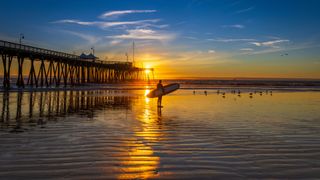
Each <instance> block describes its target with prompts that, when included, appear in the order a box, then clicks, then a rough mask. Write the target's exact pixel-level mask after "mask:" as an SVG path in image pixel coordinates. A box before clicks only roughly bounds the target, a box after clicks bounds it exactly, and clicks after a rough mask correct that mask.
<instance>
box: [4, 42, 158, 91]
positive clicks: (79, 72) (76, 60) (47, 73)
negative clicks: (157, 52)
mask: <svg viewBox="0 0 320 180" xmlns="http://www.w3.org/2000/svg"><path fill="white" fill-rule="evenodd" d="M0 54H1V58H2V62H3V63H2V64H3V88H4V89H9V88H10V85H11V78H12V77H11V76H12V75H11V68H12V61H13V60H16V61H17V64H18V67H17V70H18V72H17V80H16V82H15V83H16V85H17V87H19V88H24V87H25V86H26V85H27V86H30V87H51V86H57V87H58V86H62V85H63V86H65V87H66V86H68V85H70V86H75V85H84V84H87V83H95V84H99V83H116V82H124V81H131V80H141V79H144V78H145V74H144V73H145V70H146V69H144V68H138V67H134V66H133V64H132V63H131V62H121V61H101V60H87V59H82V58H80V56H77V55H73V54H68V53H64V52H58V51H54V50H48V49H44V48H39V47H33V46H28V45H23V44H18V43H13V42H8V41H3V40H0ZM25 61H30V68H29V72H27V73H28V76H27V79H25V77H24V73H23V70H24V69H26V68H25V67H24V66H25V65H24V62H25ZM35 62H37V63H39V62H40V66H39V67H37V68H36V67H35ZM151 70H152V71H153V69H151Z"/></svg>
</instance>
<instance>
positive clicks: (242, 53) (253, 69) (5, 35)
mask: <svg viewBox="0 0 320 180" xmlns="http://www.w3.org/2000/svg"><path fill="white" fill-rule="evenodd" d="M0 15H1V19H0V23H1V29H0V37H1V39H4V40H9V41H16V42H17V41H18V38H19V34H20V33H23V34H24V35H25V39H24V40H23V42H24V43H26V44H30V45H34V46H43V47H46V48H51V49H57V50H61V51H65V52H69V53H77V54H80V53H82V52H87V53H88V52H90V48H91V47H92V46H94V48H95V50H96V51H95V52H96V54H97V55H98V56H99V57H100V58H101V59H108V60H125V53H126V52H128V54H129V57H130V58H131V43H132V41H135V43H136V49H137V57H136V59H137V65H140V66H144V67H145V66H152V67H156V68H158V69H159V73H158V75H159V76H168V77H169V76H177V77H191V76H196V77H207V76H218V77H309V78H320V72H319V69H320V53H319V50H320V46H319V45H320V43H319V42H320V21H319V17H320V1H317V0H308V1H302V0H301V1H285V0H281V1H279V0H260V1H249V0H224V1H213V0H201V1H200V0H172V1H168V0H135V1H133V0H108V1H103V0H91V1H85V0H79V1H71V0H69V1H61V0H60V1H59V0H44V1H37V0H33V1H32V0H25V1H20V0H4V1H2V4H1V6H0Z"/></svg>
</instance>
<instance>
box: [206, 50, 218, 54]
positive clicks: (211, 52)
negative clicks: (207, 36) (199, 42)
mask: <svg viewBox="0 0 320 180" xmlns="http://www.w3.org/2000/svg"><path fill="white" fill-rule="evenodd" d="M208 53H209V54H214V53H216V51H215V50H213V49H210V50H208Z"/></svg>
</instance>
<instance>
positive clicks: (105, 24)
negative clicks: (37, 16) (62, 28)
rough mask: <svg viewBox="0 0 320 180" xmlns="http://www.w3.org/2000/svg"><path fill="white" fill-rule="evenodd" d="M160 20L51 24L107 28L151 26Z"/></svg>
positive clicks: (67, 21) (59, 21) (60, 21)
mask: <svg viewBox="0 0 320 180" xmlns="http://www.w3.org/2000/svg"><path fill="white" fill-rule="evenodd" d="M159 21H160V19H146V20H138V21H110V22H105V21H80V20H76V19H63V20H58V21H55V22H53V23H67V24H78V25H84V26H98V27H100V28H109V27H115V26H127V25H139V26H151V25H152V24H150V23H156V22H159Z"/></svg>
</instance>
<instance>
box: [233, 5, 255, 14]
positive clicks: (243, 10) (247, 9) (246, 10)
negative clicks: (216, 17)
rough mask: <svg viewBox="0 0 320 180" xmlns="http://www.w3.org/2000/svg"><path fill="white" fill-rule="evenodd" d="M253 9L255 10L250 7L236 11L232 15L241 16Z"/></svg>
mask: <svg viewBox="0 0 320 180" xmlns="http://www.w3.org/2000/svg"><path fill="white" fill-rule="evenodd" d="M254 8H255V7H254V6H251V7H249V8H246V9H241V10H238V11H236V12H234V14H241V13H245V12H248V11H251V10H253V9H254Z"/></svg>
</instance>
